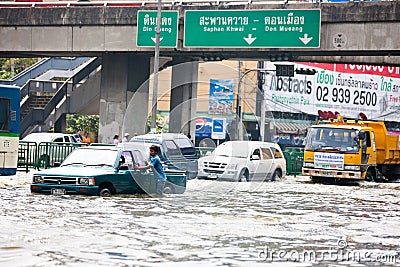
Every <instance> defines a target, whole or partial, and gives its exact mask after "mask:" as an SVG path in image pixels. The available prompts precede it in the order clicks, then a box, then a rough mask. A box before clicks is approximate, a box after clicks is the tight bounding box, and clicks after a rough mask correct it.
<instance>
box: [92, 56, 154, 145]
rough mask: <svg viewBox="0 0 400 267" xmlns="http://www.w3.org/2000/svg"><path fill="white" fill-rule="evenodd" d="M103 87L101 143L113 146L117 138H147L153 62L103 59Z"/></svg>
mask: <svg viewBox="0 0 400 267" xmlns="http://www.w3.org/2000/svg"><path fill="white" fill-rule="evenodd" d="M102 66H103V67H102V73H101V84H100V112H99V114H100V122H99V142H101V143H112V138H113V136H114V135H115V134H118V135H119V136H120V139H122V137H123V135H124V133H125V132H129V133H130V134H131V136H132V135H133V134H134V133H138V134H143V133H144V131H145V123H146V120H147V113H148V112H147V110H148V97H149V86H148V82H146V81H148V78H149V75H150V58H149V57H147V56H137V55H127V54H105V55H103V63H102Z"/></svg>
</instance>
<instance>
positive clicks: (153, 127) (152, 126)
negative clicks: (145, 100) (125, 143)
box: [150, 0, 162, 132]
mask: <svg viewBox="0 0 400 267" xmlns="http://www.w3.org/2000/svg"><path fill="white" fill-rule="evenodd" d="M161 1H162V0H158V2H157V20H156V47H155V52H154V62H153V64H154V66H153V74H154V81H153V100H152V107H151V123H150V131H154V132H155V130H156V129H157V125H156V117H157V96H158V67H159V66H158V65H159V64H160V63H159V62H160V27H161Z"/></svg>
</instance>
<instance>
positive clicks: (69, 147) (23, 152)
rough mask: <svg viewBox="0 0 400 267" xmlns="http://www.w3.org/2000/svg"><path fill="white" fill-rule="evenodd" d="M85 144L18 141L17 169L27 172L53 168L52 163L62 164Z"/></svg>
mask: <svg viewBox="0 0 400 267" xmlns="http://www.w3.org/2000/svg"><path fill="white" fill-rule="evenodd" d="M85 145H86V144H85V143H54V142H42V143H39V144H38V143H36V142H26V141H20V142H19V147H18V168H19V169H20V170H25V171H26V172H28V171H29V169H30V168H34V169H38V170H40V169H47V168H52V167H54V163H56V162H59V163H61V162H63V161H64V159H65V158H66V157H67V156H68V155H69V154H70V153H71V152H72V151H73V150H75V149H76V148H78V147H81V146H85Z"/></svg>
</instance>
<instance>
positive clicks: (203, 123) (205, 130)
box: [196, 118, 212, 138]
mask: <svg viewBox="0 0 400 267" xmlns="http://www.w3.org/2000/svg"><path fill="white" fill-rule="evenodd" d="M211 128H212V119H211V118H197V119H196V138H211Z"/></svg>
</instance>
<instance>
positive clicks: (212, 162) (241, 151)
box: [197, 141, 286, 182]
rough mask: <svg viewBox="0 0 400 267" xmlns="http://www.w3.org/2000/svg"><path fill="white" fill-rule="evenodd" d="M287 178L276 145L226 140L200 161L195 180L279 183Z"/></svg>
mask: <svg viewBox="0 0 400 267" xmlns="http://www.w3.org/2000/svg"><path fill="white" fill-rule="evenodd" d="M285 176H286V160H285V158H284V157H283V153H282V150H281V148H280V147H279V145H277V144H274V143H268V142H258V141H228V142H225V143H223V144H221V145H219V146H218V147H217V148H216V149H215V150H214V151H213V153H212V154H211V155H210V156H206V157H202V158H200V159H199V172H198V176H197V178H198V179H221V180H225V179H226V180H233V181H239V182H245V181H251V180H259V181H264V180H267V179H268V180H272V181H275V180H278V179H281V178H285Z"/></svg>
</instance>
